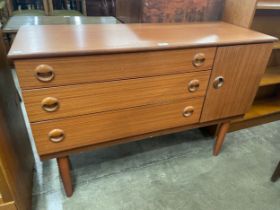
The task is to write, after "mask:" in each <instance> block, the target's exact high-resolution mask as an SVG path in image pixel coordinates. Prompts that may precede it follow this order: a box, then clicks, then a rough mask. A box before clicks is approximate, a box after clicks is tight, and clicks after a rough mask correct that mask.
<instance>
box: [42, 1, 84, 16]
mask: <svg viewBox="0 0 280 210" xmlns="http://www.w3.org/2000/svg"><path fill="white" fill-rule="evenodd" d="M47 1H48V7H49V15H51V16H82V15H85V16H87V8H86V0H66V1H65V0H64V1H61V3H60V4H59V5H57V4H56V1H55V0H47Z"/></svg>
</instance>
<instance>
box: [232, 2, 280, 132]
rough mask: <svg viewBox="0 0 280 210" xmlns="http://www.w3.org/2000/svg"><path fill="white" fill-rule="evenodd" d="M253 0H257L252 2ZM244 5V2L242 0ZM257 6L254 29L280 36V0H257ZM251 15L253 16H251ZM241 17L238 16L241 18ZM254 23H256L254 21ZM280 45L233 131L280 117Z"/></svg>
mask: <svg viewBox="0 0 280 210" xmlns="http://www.w3.org/2000/svg"><path fill="white" fill-rule="evenodd" d="M252 2H253V1H252ZM241 3H242V4H243V3H244V1H241ZM255 3H256V6H253V5H252V6H251V7H248V9H247V11H250V12H249V14H252V16H251V17H250V19H252V21H249V24H247V25H244V27H247V28H252V29H254V30H256V31H260V32H263V33H266V34H270V35H272V36H275V37H278V38H280V29H279V27H278V25H279V24H280V0H259V1H258V2H257V1H255ZM248 18H249V17H248ZM237 20H238V18H237ZM251 22H252V24H251ZM279 46H280V44H279V42H277V43H275V45H274V49H273V51H272V55H271V58H270V61H269V64H268V66H267V69H266V72H265V74H264V76H263V77H262V80H261V82H260V84H259V90H258V92H257V96H256V98H255V101H254V103H253V105H252V107H251V108H250V110H249V111H248V113H247V114H246V115H245V117H244V119H239V120H236V121H234V122H232V124H231V126H230V131H236V130H239V129H243V128H247V127H251V126H255V125H260V124H264V123H268V122H272V121H276V120H280V95H279V88H280V47H279Z"/></svg>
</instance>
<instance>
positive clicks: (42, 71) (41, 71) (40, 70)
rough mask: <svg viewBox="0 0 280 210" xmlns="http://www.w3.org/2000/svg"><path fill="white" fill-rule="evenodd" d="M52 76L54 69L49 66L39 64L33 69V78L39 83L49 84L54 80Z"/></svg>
mask: <svg viewBox="0 0 280 210" xmlns="http://www.w3.org/2000/svg"><path fill="white" fill-rule="evenodd" d="M54 76H55V73H54V69H53V68H52V67H51V66H49V65H46V64H41V65H39V66H37V67H36V69H35V77H36V78H37V79H38V80H39V81H40V82H50V81H52V80H53V79H54Z"/></svg>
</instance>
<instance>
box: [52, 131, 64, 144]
mask: <svg viewBox="0 0 280 210" xmlns="http://www.w3.org/2000/svg"><path fill="white" fill-rule="evenodd" d="M64 138H65V135H64V131H63V130H61V129H53V130H52V131H50V132H49V140H50V141H51V142H54V143H58V142H61V141H63V139H64Z"/></svg>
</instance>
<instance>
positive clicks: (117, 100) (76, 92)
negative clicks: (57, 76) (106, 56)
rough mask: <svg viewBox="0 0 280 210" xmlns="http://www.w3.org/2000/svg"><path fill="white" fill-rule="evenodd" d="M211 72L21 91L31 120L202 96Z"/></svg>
mask: <svg viewBox="0 0 280 210" xmlns="http://www.w3.org/2000/svg"><path fill="white" fill-rule="evenodd" d="M209 76H210V71H202V72H193V73H186V74H176V75H166V76H156V77H148V78H139V79H131V80H121V81H113V82H105V83H92V84H83V85H70V86H61V87H54V88H43V89H35V90H25V91H23V96H24V102H25V106H26V109H27V113H28V117H29V120H30V121H31V122H37V121H42V120H49V119H55V118H61V117H69V116H76V115H83V114H89V113H97V112H103V111H108V110H117V109H123V108H129V107H137V106H143V105H149V104H159V103H163V102H165V103H166V102H171V101H174V100H178V99H188V98H194V97H202V96H204V95H205V92H206V88H207V86H208V80H209Z"/></svg>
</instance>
